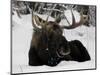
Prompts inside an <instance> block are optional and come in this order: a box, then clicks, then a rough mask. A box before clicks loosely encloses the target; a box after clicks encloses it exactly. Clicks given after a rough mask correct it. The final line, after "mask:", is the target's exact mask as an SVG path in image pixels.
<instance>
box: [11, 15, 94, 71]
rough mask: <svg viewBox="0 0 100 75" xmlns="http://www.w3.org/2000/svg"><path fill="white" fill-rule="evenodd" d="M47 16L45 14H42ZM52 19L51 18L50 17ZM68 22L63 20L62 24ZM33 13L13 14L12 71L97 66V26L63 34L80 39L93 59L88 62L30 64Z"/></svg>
mask: <svg viewBox="0 0 100 75" xmlns="http://www.w3.org/2000/svg"><path fill="white" fill-rule="evenodd" d="M42 17H44V18H45V16H42ZM49 19H50V18H49ZM50 20H51V19H50ZM63 23H64V24H66V23H65V20H62V22H61V23H60V24H63ZM32 33H33V30H32V20H31V15H30V14H29V15H23V16H21V18H18V16H17V15H13V16H12V72H13V73H29V72H45V71H59V70H76V69H77V70H78V69H91V68H95V27H92V26H91V27H86V26H80V27H77V28H75V29H71V30H64V33H63V35H64V36H65V37H66V39H67V40H69V41H70V40H75V39H77V40H80V41H81V42H82V43H83V44H84V46H85V47H86V48H87V50H88V52H89V54H90V56H91V60H90V61H86V62H81V63H80V62H76V61H62V62H61V63H60V64H59V65H57V66H56V67H49V66H45V65H43V66H37V67H36V66H28V51H29V48H30V42H31V38H32Z"/></svg>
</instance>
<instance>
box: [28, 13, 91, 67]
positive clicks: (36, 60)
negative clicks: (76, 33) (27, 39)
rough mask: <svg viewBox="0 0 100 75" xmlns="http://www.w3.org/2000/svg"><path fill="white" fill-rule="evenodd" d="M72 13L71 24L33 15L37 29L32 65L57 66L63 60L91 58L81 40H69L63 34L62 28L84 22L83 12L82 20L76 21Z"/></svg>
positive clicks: (30, 60)
mask: <svg viewBox="0 0 100 75" xmlns="http://www.w3.org/2000/svg"><path fill="white" fill-rule="evenodd" d="M71 13H72V25H71V26H60V25H58V23H57V22H52V21H49V22H47V20H46V21H45V20H43V19H41V18H40V17H39V16H37V15H32V21H33V27H34V28H35V29H34V34H33V36H32V40H31V47H30V50H29V65H30V66H40V65H48V66H56V65H58V63H59V62H61V61H62V60H66V61H69V60H74V61H78V62H83V61H87V60H90V59H91V58H90V56H89V54H88V52H87V50H86V48H85V47H84V46H83V44H82V43H81V42H80V41H78V40H73V41H67V40H66V38H65V37H64V36H63V35H62V33H63V31H62V29H64V28H65V29H72V28H75V27H77V26H79V25H81V24H83V22H84V21H83V20H84V17H83V14H81V20H80V21H79V22H78V23H75V18H74V14H73V12H71ZM36 24H37V25H36ZM39 26H41V28H40V27H39Z"/></svg>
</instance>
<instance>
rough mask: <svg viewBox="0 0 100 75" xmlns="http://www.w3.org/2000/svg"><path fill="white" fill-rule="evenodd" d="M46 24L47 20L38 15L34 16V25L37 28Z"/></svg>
mask: <svg viewBox="0 0 100 75" xmlns="http://www.w3.org/2000/svg"><path fill="white" fill-rule="evenodd" d="M45 24H46V21H45V20H43V19H42V18H40V17H39V16H38V15H33V16H32V25H33V27H35V28H42V27H43V26H44V25H45Z"/></svg>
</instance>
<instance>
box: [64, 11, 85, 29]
mask: <svg viewBox="0 0 100 75" xmlns="http://www.w3.org/2000/svg"><path fill="white" fill-rule="evenodd" d="M71 14H72V24H70V25H69V26H62V28H63V29H74V28H76V27H78V26H80V25H82V24H83V23H84V22H85V21H86V20H84V15H83V10H82V11H81V12H80V21H79V22H75V17H74V14H73V12H72V10H71Z"/></svg>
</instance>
